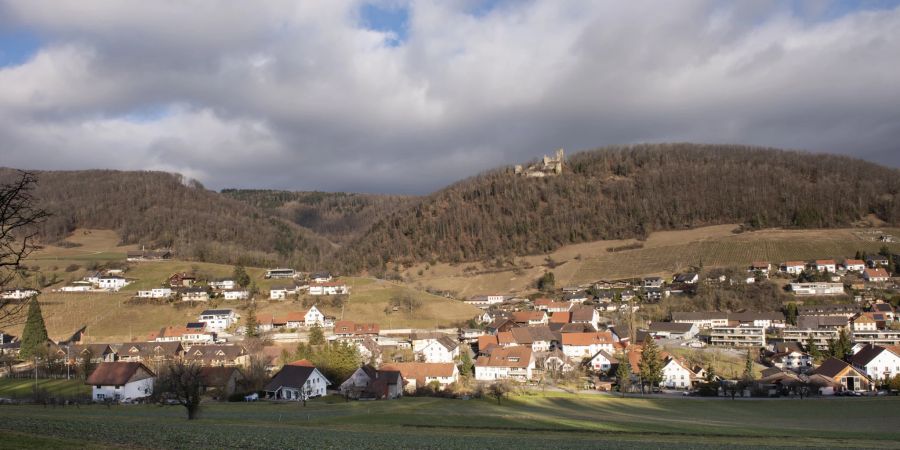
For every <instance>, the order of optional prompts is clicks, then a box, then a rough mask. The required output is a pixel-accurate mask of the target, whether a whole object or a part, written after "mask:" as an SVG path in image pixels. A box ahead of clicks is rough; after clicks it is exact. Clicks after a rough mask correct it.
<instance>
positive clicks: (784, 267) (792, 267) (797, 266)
mask: <svg viewBox="0 0 900 450" xmlns="http://www.w3.org/2000/svg"><path fill="white" fill-rule="evenodd" d="M805 268H806V263H805V262H803V261H787V262H784V263H782V264H781V266H780V267H779V270H781V271H782V272H784V273H786V274H788V275H800V274H801V273H803V269H805Z"/></svg>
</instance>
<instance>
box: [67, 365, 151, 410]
mask: <svg viewBox="0 0 900 450" xmlns="http://www.w3.org/2000/svg"><path fill="white" fill-rule="evenodd" d="M155 376H156V375H155V374H154V373H153V372H152V371H150V369H149V368H148V367H147V366H145V365H144V364H142V363H139V362H121V361H118V362H102V363H100V364H99V365H98V366H97V367H96V368H95V369H94V371H93V372H92V373H91V375H90V376H89V377H88V378H87V380H85V382H84V384H88V385H91V386H92V387H91V398H93V400H94V401H95V402H105V401H115V402H118V401H130V400H134V399H139V398H144V397H149V396H150V395H152V394H153V381H154V377H155Z"/></svg>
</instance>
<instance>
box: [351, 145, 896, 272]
mask: <svg viewBox="0 0 900 450" xmlns="http://www.w3.org/2000/svg"><path fill="white" fill-rule="evenodd" d="M898 174H900V171H898V170H896V169H889V168H886V167H882V166H879V165H876V164H873V163H868V162H864V161H860V160H856V159H852V158H848V157H842V156H835V155H823V154H809V153H802V152H791V151H779V150H774V149H760V148H750V147H740V146H717V145H695V144H660V145H636V146H629V147H615V148H607V149H601V150H595V151H588V152H583V153H580V154H576V155H574V156H573V157H571V158H570V159H569V160H568V161H567V162H566V167H565V170H564V174H563V176H560V177H552V178H544V179H540V178H537V179H535V178H522V177H518V176H515V175H514V174H513V173H512V170H511V168H509V167H507V168H502V169H498V170H494V171H490V172H487V173H484V174H482V175H479V176H477V177H474V178H471V179H467V180H464V181H461V182H459V183H456V184H454V185H452V186H450V187H447V188H446V189H443V190H441V191H438V192H436V193H434V194H432V195H430V196H428V197H425V198H423V199H422V200H421V201H420V202H418V203H417V204H415V205H412V206H410V207H407V208H404V209H401V210H398V211H396V212H394V213H392V214H390V215H388V216H387V217H385V218H384V219H382V220H380V221H379V222H378V223H376V224H375V225H373V226H372V228H371V229H370V230H369V231H368V232H367V233H366V235H365V236H363V237H361V238H360V239H358V240H357V241H355V242H354V243H352V244H351V245H348V246H347V247H346V250H345V251H344V252H342V255H341V256H342V257H341V261H342V262H343V263H344V264H346V265H348V268H353V269H360V268H370V269H376V268H383V267H384V266H385V264H386V263H387V262H392V263H404V262H412V261H425V260H441V261H448V262H462V261H475V260H483V259H488V258H496V257H504V256H510V255H523V254H537V253H544V252H549V251H552V250H554V249H556V248H558V247H560V246H562V245H566V244H571V243H578V242H586V241H594V240H600V239H625V238H642V237H645V236H647V235H648V234H649V233H650V232H652V231H657V230H673V229H685V228H692V227H698V226H704V225H713V224H723V223H743V224H746V226H747V227H749V228H763V227H792V228H827V227H842V226H848V225H851V224H852V223H853V222H854V221H857V220H859V219H861V218H863V217H865V216H867V215H869V214H875V215H876V216H878V217H879V218H880V219H882V220H884V221H887V222H889V223H892V224H897V223H898V222H900V198H898V194H900V177H898Z"/></svg>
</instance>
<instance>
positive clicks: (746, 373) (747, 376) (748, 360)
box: [744, 348, 753, 380]
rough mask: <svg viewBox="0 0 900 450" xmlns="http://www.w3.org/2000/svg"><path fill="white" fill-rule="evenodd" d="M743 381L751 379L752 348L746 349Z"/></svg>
mask: <svg viewBox="0 0 900 450" xmlns="http://www.w3.org/2000/svg"><path fill="white" fill-rule="evenodd" d="M744 379H745V380H752V379H753V348H749V349H747V358H746V359H745V360H744Z"/></svg>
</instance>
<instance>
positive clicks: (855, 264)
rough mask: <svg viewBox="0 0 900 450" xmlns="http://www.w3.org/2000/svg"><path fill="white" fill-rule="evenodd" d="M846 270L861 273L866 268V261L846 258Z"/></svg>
mask: <svg viewBox="0 0 900 450" xmlns="http://www.w3.org/2000/svg"><path fill="white" fill-rule="evenodd" d="M844 270H846V271H847V272H857V273H861V272H862V271H863V270H866V262H865V261H863V260H861V259H845V260H844Z"/></svg>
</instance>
